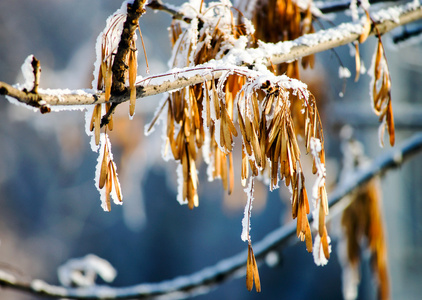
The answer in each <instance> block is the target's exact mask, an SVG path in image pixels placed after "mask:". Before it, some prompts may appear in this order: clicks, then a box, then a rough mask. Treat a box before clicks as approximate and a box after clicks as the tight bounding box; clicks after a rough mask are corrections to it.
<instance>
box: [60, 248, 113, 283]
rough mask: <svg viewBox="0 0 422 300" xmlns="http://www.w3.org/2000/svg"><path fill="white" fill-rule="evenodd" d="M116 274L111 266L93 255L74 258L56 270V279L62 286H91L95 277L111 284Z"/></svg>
mask: <svg viewBox="0 0 422 300" xmlns="http://www.w3.org/2000/svg"><path fill="white" fill-rule="evenodd" d="M116 275H117V272H116V270H115V269H114V268H113V266H112V265H111V264H110V263H109V262H108V261H106V260H105V259H102V258H100V257H98V256H96V255H94V254H88V255H86V256H85V257H82V258H74V259H70V260H69V261H67V262H66V263H65V264H64V265H62V266H60V267H59V268H58V277H59V280H60V282H61V284H62V285H64V286H73V285H76V286H83V287H86V286H92V285H95V280H96V278H97V276H100V277H101V278H102V279H103V280H104V281H106V282H112V281H113V280H114V278H115V277H116Z"/></svg>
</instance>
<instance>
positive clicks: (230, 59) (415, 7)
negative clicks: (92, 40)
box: [0, 2, 422, 107]
mask: <svg viewBox="0 0 422 300" xmlns="http://www.w3.org/2000/svg"><path fill="white" fill-rule="evenodd" d="M392 12H394V13H392ZM372 18H373V20H374V21H375V22H376V26H377V28H378V31H379V32H380V34H384V33H386V32H389V31H391V30H392V29H394V28H396V27H398V26H402V25H405V24H408V23H411V22H414V21H416V20H419V19H422V6H421V5H420V4H419V3H417V2H411V3H408V4H404V5H401V6H397V7H395V8H394V9H390V10H389V9H385V10H380V11H378V12H376V13H373V15H372ZM362 30H363V25H361V24H359V23H343V24H340V25H338V26H336V27H333V28H331V29H328V30H320V31H318V32H316V33H314V34H308V35H305V36H302V37H300V38H298V39H296V40H293V41H287V42H279V43H276V44H273V43H263V42H260V43H259V45H260V46H259V48H256V49H239V48H234V49H233V50H232V51H230V52H229V53H228V54H227V55H226V56H225V57H224V58H223V59H222V60H221V61H219V65H220V66H225V67H226V68H228V67H230V65H233V66H242V65H243V66H251V65H253V66H256V65H262V64H263V65H269V64H271V63H272V64H280V63H283V62H289V61H292V60H296V59H299V58H302V57H306V56H308V55H311V54H315V53H319V52H322V51H325V50H329V49H333V48H336V47H339V46H342V45H345V44H348V43H351V42H353V41H357V40H358V39H359V36H360V35H361V33H362ZM370 34H371V35H373V34H375V30H374V29H372V30H371V33H370ZM214 66H215V64H214ZM195 68H197V69H199V70H201V69H202V70H203V69H208V68H209V66H207V65H198V66H196V67H194V68H190V69H189V70H185V71H182V70H180V71H179V72H177V76H174V75H175V74H174V73H172V72H170V73H166V74H159V75H153V76H150V77H146V78H144V79H143V80H142V82H140V83H138V84H137V85H136V97H137V98H138V99H139V98H143V97H148V96H152V95H156V94H161V93H164V92H168V91H172V90H177V89H181V88H184V87H187V86H192V85H195V84H198V83H201V82H205V81H209V80H210V79H211V77H213V78H214V79H218V78H219V77H220V76H221V75H222V74H223V73H222V72H213V74H211V72H209V73H210V74H209V75H207V76H204V75H203V74H198V72H194V71H195V70H194V69H195ZM159 78H161V80H158V82H157V79H159ZM154 81H155V83H154ZM0 94H3V95H8V96H11V97H13V98H16V99H17V100H18V101H20V102H22V103H24V104H27V105H30V106H34V107H39V101H40V100H43V102H42V103H43V104H44V103H45V104H46V105H48V106H57V105H59V106H75V105H76V106H79V105H91V104H100V103H105V102H106V98H105V94H104V93H103V92H98V91H94V90H74V91H70V90H42V89H39V93H37V94H34V93H30V92H25V91H21V90H19V89H17V88H14V87H12V86H10V85H8V84H6V83H4V82H0ZM129 99H130V91H129V90H128V89H126V90H125V91H124V92H122V93H121V94H120V95H112V97H111V99H110V102H112V103H121V102H125V101H128V100H129Z"/></svg>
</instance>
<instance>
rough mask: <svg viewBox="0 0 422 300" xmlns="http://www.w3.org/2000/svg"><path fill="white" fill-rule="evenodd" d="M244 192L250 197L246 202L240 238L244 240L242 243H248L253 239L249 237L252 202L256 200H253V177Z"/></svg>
mask: <svg viewBox="0 0 422 300" xmlns="http://www.w3.org/2000/svg"><path fill="white" fill-rule="evenodd" d="M244 191H245V193H246V194H247V195H248V200H247V202H246V206H245V211H244V215H243V219H242V234H241V236H240V237H241V238H242V241H244V242H246V241H249V240H250V238H251V237H250V235H249V232H250V230H251V213H252V202H253V199H254V198H253V192H254V187H253V177H252V176H251V177H250V178H249V184H248V186H247V187H246V188H245V190H244Z"/></svg>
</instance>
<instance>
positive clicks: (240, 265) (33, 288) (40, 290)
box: [0, 134, 422, 300]
mask: <svg viewBox="0 0 422 300" xmlns="http://www.w3.org/2000/svg"><path fill="white" fill-rule="evenodd" d="M421 151H422V134H417V135H415V136H413V137H411V138H409V139H408V140H406V141H405V142H404V143H403V144H402V145H401V146H398V147H397V148H395V149H391V151H389V152H388V153H385V154H384V155H383V156H381V157H378V158H377V159H376V160H374V161H373V162H372V163H371V164H370V165H369V166H368V167H367V168H366V169H364V170H360V171H357V172H355V174H354V175H353V177H352V178H353V180H349V181H347V182H345V183H344V184H343V185H341V186H338V187H337V188H336V189H335V190H334V191H333V192H332V193H331V194H330V196H329V197H328V198H329V199H330V200H329V206H330V208H334V207H335V206H337V205H342V203H341V200H342V199H344V197H345V196H347V195H348V194H350V193H352V192H353V191H354V190H355V189H356V188H358V187H359V186H362V185H363V184H365V183H367V182H368V181H369V180H370V179H372V178H373V177H376V176H379V175H381V174H383V173H385V172H387V171H389V170H391V169H393V168H397V167H399V166H401V165H402V164H403V163H404V162H405V161H407V160H409V159H410V158H411V157H413V156H414V155H415V154H417V153H419V152H421ZM309 221H312V215H311V216H310V219H309ZM295 236H296V224H295V222H289V223H288V224H286V225H284V226H282V227H280V228H278V229H276V230H274V231H273V232H271V233H269V234H268V235H267V236H266V237H264V238H263V239H262V240H261V241H259V242H257V243H255V245H254V249H255V251H254V253H255V256H256V258H257V259H263V258H264V257H265V256H266V255H267V254H268V253H269V252H271V251H273V250H276V249H279V248H280V247H286V246H288V245H290V244H293V243H295V242H297V241H298V239H297V238H294V237H295ZM246 261H247V251H242V252H240V253H239V254H237V255H234V256H232V257H230V258H227V259H224V260H221V261H220V262H218V263H217V264H215V265H213V266H210V267H207V268H204V269H202V270H200V271H198V272H196V273H193V274H191V275H186V276H180V277H176V278H174V279H172V280H166V281H162V282H158V283H143V284H137V285H134V286H128V287H120V288H113V287H109V286H95V287H84V288H67V287H61V286H55V285H50V284H48V283H46V282H44V281H42V280H32V281H30V282H27V281H23V280H20V279H18V278H17V277H16V276H14V275H12V274H10V273H8V272H6V271H2V270H0V285H2V286H4V287H9V288H12V289H16V290H21V291H25V292H28V293H31V294H34V295H42V296H47V297H53V298H69V299H110V300H111V299H134V298H136V299H147V298H149V299H151V298H154V297H158V296H163V295H166V296H167V298H166V299H169V298H177V299H180V298H186V297H189V296H194V295H198V294H200V293H205V292H208V291H209V290H210V289H212V288H213V287H215V286H217V285H218V284H221V283H222V282H224V281H227V280H230V279H233V278H235V277H240V276H242V275H243V274H244V272H239V271H242V270H243V269H244V268H245V266H246Z"/></svg>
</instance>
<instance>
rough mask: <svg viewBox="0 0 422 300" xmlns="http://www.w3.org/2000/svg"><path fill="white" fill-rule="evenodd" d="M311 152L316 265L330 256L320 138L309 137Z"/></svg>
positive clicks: (323, 263)
mask: <svg viewBox="0 0 422 300" xmlns="http://www.w3.org/2000/svg"><path fill="white" fill-rule="evenodd" d="M310 147H311V154H312V156H313V164H314V166H313V168H314V170H313V171H314V173H316V174H317V180H316V181H315V183H314V186H313V188H312V197H313V203H314V209H313V211H312V215H313V217H314V223H313V227H314V229H315V230H316V231H317V234H316V236H315V243H314V249H313V254H314V261H315V264H316V265H325V264H326V263H327V261H328V259H329V258H330V252H331V246H330V241H331V239H330V237H329V236H328V232H327V228H326V226H325V217H326V216H327V215H328V199H327V190H326V188H325V176H326V169H325V158H324V157H325V156H324V155H321V154H323V148H322V143H321V140H320V139H318V138H312V139H311V145H310Z"/></svg>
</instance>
